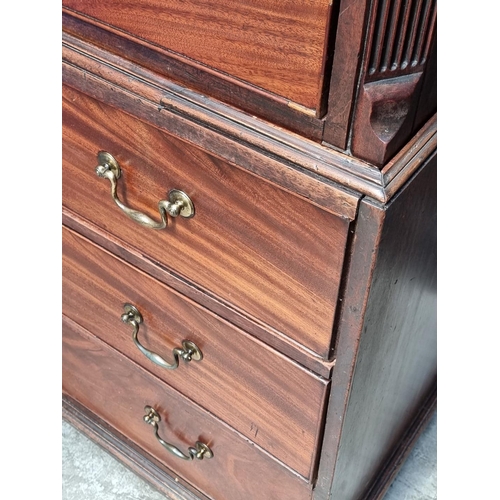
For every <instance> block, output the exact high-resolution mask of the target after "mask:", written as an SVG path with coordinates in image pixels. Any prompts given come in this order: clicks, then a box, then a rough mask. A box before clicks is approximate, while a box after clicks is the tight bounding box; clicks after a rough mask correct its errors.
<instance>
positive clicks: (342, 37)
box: [323, 0, 371, 150]
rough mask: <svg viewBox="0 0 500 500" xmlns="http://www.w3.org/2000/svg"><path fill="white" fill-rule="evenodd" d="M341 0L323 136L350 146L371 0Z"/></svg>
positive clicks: (331, 143) (339, 145) (330, 142)
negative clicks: (349, 139) (349, 140)
mask: <svg viewBox="0 0 500 500" xmlns="http://www.w3.org/2000/svg"><path fill="white" fill-rule="evenodd" d="M338 1H339V2H340V13H339V20H338V29H337V35H336V41H335V57H334V60H333V68H332V77H331V81H330V92H329V99H328V112H327V115H326V117H325V129H324V134H323V140H324V141H325V143H327V144H330V145H332V146H335V147H337V148H340V149H341V150H347V149H348V138H349V137H348V136H349V132H350V127H351V121H352V116H353V113H354V105H355V102H356V95H357V89H356V86H357V84H358V80H359V78H360V73H361V67H362V65H363V62H364V60H363V48H364V42H365V33H366V26H367V21H368V16H369V15H370V9H371V5H370V3H371V2H370V1H369V0H338Z"/></svg>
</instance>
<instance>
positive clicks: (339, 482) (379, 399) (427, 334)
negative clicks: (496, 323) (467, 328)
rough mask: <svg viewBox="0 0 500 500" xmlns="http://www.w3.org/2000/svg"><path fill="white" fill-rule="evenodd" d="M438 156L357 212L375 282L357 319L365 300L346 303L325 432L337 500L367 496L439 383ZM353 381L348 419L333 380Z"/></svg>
mask: <svg viewBox="0 0 500 500" xmlns="http://www.w3.org/2000/svg"><path fill="white" fill-rule="evenodd" d="M436 158H437V157H436V154H434V155H432V156H431V157H430V158H429V159H428V161H427V163H426V164H425V165H424V166H423V167H422V169H421V170H420V171H419V172H418V173H417V174H416V175H415V176H414V178H413V179H412V181H411V182H410V183H409V184H407V186H406V188H405V189H403V190H402V191H400V192H399V193H398V194H397V195H396V197H395V198H393V200H392V202H391V203H390V204H389V205H388V206H387V207H384V208H380V207H378V206H377V205H376V204H373V203H371V202H370V201H368V200H365V201H363V202H362V204H361V211H360V220H361V221H362V224H363V226H364V228H363V229H364V234H365V235H366V236H367V237H368V238H370V239H371V236H370V233H372V234H374V235H375V237H376V239H377V244H376V246H375V251H374V252H373V254H372V255H373V257H374V259H373V261H372V263H371V264H372V266H373V267H372V268H371V270H370V269H367V270H366V271H368V272H372V273H373V274H372V277H371V286H370V288H369V295H368V297H367V301H366V302H365V303H364V305H362V307H365V309H364V312H363V313H362V314H361V315H359V312H358V311H359V310H361V311H363V309H360V308H359V309H358V307H357V304H358V301H359V297H357V296H356V295H346V297H345V301H346V306H345V307H347V309H346V314H345V316H344V317H343V318H341V321H340V323H339V337H338V338H339V345H338V350H337V366H336V368H335V370H334V375H333V378H332V384H333V385H332V393H331V402H330V404H331V410H333V409H334V408H336V409H337V410H336V411H335V412H332V417H334V416H335V418H332V420H331V422H330V423H327V430H326V432H325V436H327V439H331V440H332V441H331V442H330V446H331V443H332V442H333V440H334V439H335V438H334V435H335V434H336V433H335V432H333V429H334V428H336V429H337V431H338V430H339V429H341V433H342V434H341V438H340V444H339V447H338V457H337V460H336V465H335V472H334V478H333V485H332V488H331V498H333V499H344V498H345V499H351V498H360V497H361V496H362V495H363V494H364V493H366V490H367V488H368V487H369V483H370V481H372V480H373V478H374V477H375V476H377V475H378V474H379V473H380V470H381V468H382V467H383V465H384V463H385V462H386V461H387V460H389V458H390V456H391V454H392V453H393V452H394V450H395V449H396V448H397V446H398V444H399V443H400V441H401V439H402V438H403V436H404V434H405V431H406V430H407V429H408V427H409V426H410V425H411V424H412V421H413V420H414V417H415V414H416V413H417V412H418V410H419V409H420V408H421V405H422V403H423V402H424V401H425V399H426V398H427V396H428V394H429V392H430V391H431V390H432V389H433V388H434V387H435V384H436V222H437V221H436V216H437V214H436V163H437V161H436ZM370 227H371V230H370ZM360 229H361V226H360ZM362 240H363V238H360V241H359V243H358V245H359V246H357V247H356V242H355V243H354V248H355V251H356V248H357V252H359V255H360V256H363V254H366V250H365V249H366V246H365V245H364V244H363V241H362ZM363 260H364V259H363V258H361V259H360V262H363ZM366 271H365V272H366ZM353 272H354V269H353ZM358 273H360V274H362V273H363V270H362V269H358ZM355 280H356V275H354V276H353V282H355ZM348 286H349V285H348ZM353 307H354V308H355V309H354V310H356V311H357V313H356V315H354V316H353V315H352V314H351V312H352V311H353V309H352V308H353ZM360 320H361V321H360ZM353 347H354V348H355V349H357V353H356V352H354V356H353ZM349 365H350V366H349ZM353 369H355V371H354V373H353V372H352V370H353ZM349 373H351V374H352V375H353V378H352V380H351V386H350V389H349V401H348V406H347V410H346V412H345V414H344V415H343V416H342V415H341V413H340V412H339V408H340V407H341V405H339V403H338V402H337V398H338V397H339V396H341V397H344V394H345V389H344V388H343V387H342V386H343V385H344V384H343V383H340V382H341V380H336V379H337V377H341V378H343V379H344V380H345V377H349ZM339 392H340V395H339V394H338V393H339ZM328 436H330V437H329V438H328ZM324 446H325V445H324ZM333 448H335V447H333ZM360 450H363V452H362V453H360V452H359V451H360ZM319 498H321V497H319Z"/></svg>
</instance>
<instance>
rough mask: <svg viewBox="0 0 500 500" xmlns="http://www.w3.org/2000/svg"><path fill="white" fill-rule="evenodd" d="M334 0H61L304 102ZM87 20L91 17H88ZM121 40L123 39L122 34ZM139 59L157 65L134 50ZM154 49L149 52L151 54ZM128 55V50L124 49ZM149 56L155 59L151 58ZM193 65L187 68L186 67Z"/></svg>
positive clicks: (307, 103) (311, 98)
mask: <svg viewBox="0 0 500 500" xmlns="http://www.w3.org/2000/svg"><path fill="white" fill-rule="evenodd" d="M331 3H332V1H331V0H297V1H283V0H282V1H278V2H277V1H275V0H253V1H252V2H248V1H246V0H231V1H229V0H208V1H207V0H203V1H199V0H198V1H190V2H178V1H173V0H161V1H160V0H139V1H137V2H134V4H133V8H132V5H131V4H127V3H125V2H116V1H112V0H100V1H99V2H89V1H88V0H85V1H84V0H63V6H64V7H66V8H68V9H70V10H71V11H73V12H77V13H80V14H83V15H85V16H86V18H87V20H88V21H90V22H91V23H92V22H93V23H95V22H97V24H98V25H100V26H102V27H104V28H105V29H106V30H111V31H112V32H114V33H118V34H119V35H120V36H121V38H122V44H120V43H116V44H115V45H116V48H115V50H123V47H122V45H123V41H126V40H130V39H131V40H133V41H135V42H136V43H137V44H139V45H140V46H143V47H144V46H145V47H146V48H149V49H152V50H153V51H156V54H157V57H158V55H160V56H162V55H167V56H169V57H170V59H173V63H172V64H170V65H168V64H165V65H164V71H165V72H169V71H172V68H171V66H175V64H176V60H181V61H183V62H184V63H185V64H186V65H187V69H186V71H185V73H186V74H187V75H186V78H188V77H189V73H192V72H193V71H197V70H199V69H201V70H202V71H203V70H204V72H205V74H207V73H208V74H209V75H211V74H214V73H215V74H216V75H218V76H219V78H220V80H222V83H219V85H218V86H219V87H220V86H221V85H223V81H224V80H228V79H230V80H236V81H237V82H240V85H241V86H242V87H249V86H250V87H255V89H256V91H259V90H260V92H261V93H262V90H264V91H265V92H268V93H271V94H272V95H276V96H280V97H282V98H285V99H288V100H290V101H293V102H295V103H298V104H300V105H301V106H304V107H306V108H310V109H317V108H319V106H320V100H321V94H322V84H323V73H324V64H325V58H326V52H327V49H326V43H327V35H328V25H329V18H330V11H331ZM89 18H90V19H89ZM123 39H124V40H123ZM136 50H137V52H138V53H139V54H141V55H142V57H140V56H139V57H137V56H136V57H135V61H134V62H136V63H137V64H140V65H143V66H148V64H152V63H154V57H153V55H152V54H151V53H150V52H149V51H147V50H142V51H140V49H139V48H137V49H136ZM153 53H154V52H153ZM125 57H127V55H126V54H125ZM149 59H153V61H152V62H150V61H149ZM189 67H191V68H192V69H191V71H189Z"/></svg>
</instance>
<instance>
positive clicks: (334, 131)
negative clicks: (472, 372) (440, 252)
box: [62, 0, 437, 500]
mask: <svg viewBox="0 0 500 500" xmlns="http://www.w3.org/2000/svg"><path fill="white" fill-rule="evenodd" d="M435 32H436V3H435V2H434V1H431V0H408V1H403V0H298V1H293V2H292V1H289V0H278V1H271V0H252V1H242V0H241V1H240V0H236V1H232V2H229V1H227V0H209V1H199V0H191V1H171V0H163V1H161V2H160V1H157V0H138V1H136V2H114V1H111V0H100V1H99V2H97V1H82V0H63V53H62V55H63V90H62V100H63V104H62V111H63V173H62V176H63V229H62V240H63V276H62V278H63V318H62V320H63V409H64V416H65V418H66V419H68V420H69V421H70V422H71V423H73V425H75V426H76V427H78V428H79V429H81V430H82V431H84V432H85V433H86V434H87V435H88V436H89V437H91V438H92V439H94V440H95V441H97V442H98V443H99V444H101V445H102V446H103V447H105V448H106V449H107V450H108V451H110V452H111V453H112V454H114V455H115V456H117V457H118V458H119V459H120V460H122V461H123V462H124V463H125V464H126V465H128V466H129V467H130V468H132V469H133V470H134V471H135V472H137V473H138V474H140V475H141V476H143V477H144V478H146V479H147V480H148V481H150V482H151V483H152V484H153V485H155V486H156V487H157V488H159V489H160V490H161V491H164V492H165V493H166V494H169V495H176V498H177V497H178V498H183V499H191V500H194V499H212V500H271V499H272V500H285V499H286V500H291V499H294V500H295V499H296V500H306V499H307V500H329V499H332V500H361V499H376V498H381V497H382V496H383V495H384V493H385V491H386V489H387V487H388V486H389V484H390V481H391V480H392V478H393V477H394V475H395V474H396V472H397V470H398V467H399V465H400V464H401V463H402V461H403V459H404V458H405V456H406V454H407V452H408V450H409V449H410V448H411V445H412V443H413V442H414V441H415V439H416V437H417V436H418V434H419V432H420V430H421V429H422V428H423V426H424V425H425V423H426V422H427V420H428V418H429V416H430V415H431V414H432V411H433V409H434V407H435V399H436V391H435V386H436V380H435V379H436V339H435V335H436V154H437V153H436V114H435V113H436V88H435V87H436V67H435V64H436V34H435Z"/></svg>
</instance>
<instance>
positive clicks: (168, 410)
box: [62, 317, 311, 500]
mask: <svg viewBox="0 0 500 500" xmlns="http://www.w3.org/2000/svg"><path fill="white" fill-rule="evenodd" d="M62 376H63V393H64V394H67V395H69V396H71V397H72V398H74V399H75V400H76V401H78V402H79V403H81V404H82V405H84V406H86V407H87V408H88V409H90V410H91V411H92V412H94V413H95V414H96V415H97V416H98V417H100V418H101V419H103V420H104V421H106V422H107V423H108V424H110V425H111V426H112V427H114V428H115V429H116V430H117V431H118V432H119V433H120V434H122V435H123V436H125V437H126V438H128V439H129V440H131V441H132V442H134V443H135V444H136V445H138V446H140V447H141V448H142V449H144V450H145V451H146V452H147V453H149V454H150V455H152V456H153V457H154V458H156V459H157V460H159V461H160V462H161V463H163V464H164V465H165V466H166V467H167V468H168V469H170V470H171V471H173V472H174V473H175V474H177V475H179V476H181V477H182V478H184V479H185V480H186V481H188V482H189V483H191V484H192V485H194V486H195V487H196V488H197V489H199V490H201V491H202V492H203V493H205V494H206V495H208V496H209V497H210V498H213V499H214V500H248V499H250V498H251V499H252V500H269V499H271V498H272V499H275V500H280V499H282V500H306V499H309V498H310V497H311V491H310V490H311V485H310V484H308V483H307V482H305V481H304V480H303V479H301V478H300V477H299V476H297V475H295V474H294V473H293V472H292V471H290V470H288V469H286V468H284V467H283V466H281V465H280V464H279V463H278V462H276V461H275V460H274V459H273V458H271V457H270V456H269V455H267V454H266V453H265V452H263V451H262V450H261V449H260V448H259V447H257V446H255V445H254V444H253V443H252V442H250V441H248V440H247V439H245V438H243V437H242V436H241V435H240V434H238V433H237V432H235V431H234V430H232V429H231V428H230V427H228V426H227V425H226V424H224V423H223V422H222V421H220V420H219V419H217V418H216V417H214V416H213V415H211V414H210V413H208V412H207V411H205V410H203V409H202V408H201V407H199V406H198V405H196V404H194V403H193V402H191V401H190V400H188V399H187V398H185V397H184V396H182V395H181V394H180V393H178V392H177V391H175V390H174V389H172V388H171V387H169V386H168V385H167V384H165V383H163V382H161V381H160V380H158V379H157V378H156V377H154V376H152V375H151V374H149V373H148V372H146V371H145V370H144V369H142V368H140V367H139V366H137V365H136V364H135V363H133V362H132V361H130V360H129V359H128V358H126V357H124V356H123V355H121V354H120V353H119V352H118V351H115V350H114V349H112V348H111V347H109V346H108V345H107V344H105V343H104V342H102V341H100V340H98V339H97V338H95V337H94V336H92V335H91V334H90V333H88V332H86V331H85V330H84V329H83V328H81V327H79V326H78V325H76V324H75V323H73V322H72V321H71V320H69V319H65V318H64V317H63V372H62ZM147 405H149V406H151V407H153V408H155V409H156V410H157V412H158V414H159V415H160V418H161V421H160V422H159V424H158V434H159V436H160V437H161V438H162V439H163V440H165V441H166V442H168V443H169V444H172V445H174V446H175V447H176V448H178V449H179V450H180V451H181V452H183V453H184V454H187V453H188V448H189V447H191V446H193V447H194V446H195V443H196V442H197V441H199V442H201V443H205V444H207V445H208V446H209V447H210V449H211V450H212V452H213V457H212V458H210V459H206V458H204V459H202V460H198V459H194V460H193V461H185V460H182V459H180V458H178V457H175V456H173V455H172V454H171V453H170V452H169V451H167V450H166V449H164V448H163V446H162V445H161V444H160V443H159V442H158V441H157V438H156V437H155V429H154V428H153V427H152V426H150V425H148V424H147V423H145V422H144V420H143V416H144V415H145V412H144V408H145V406H147Z"/></svg>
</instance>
